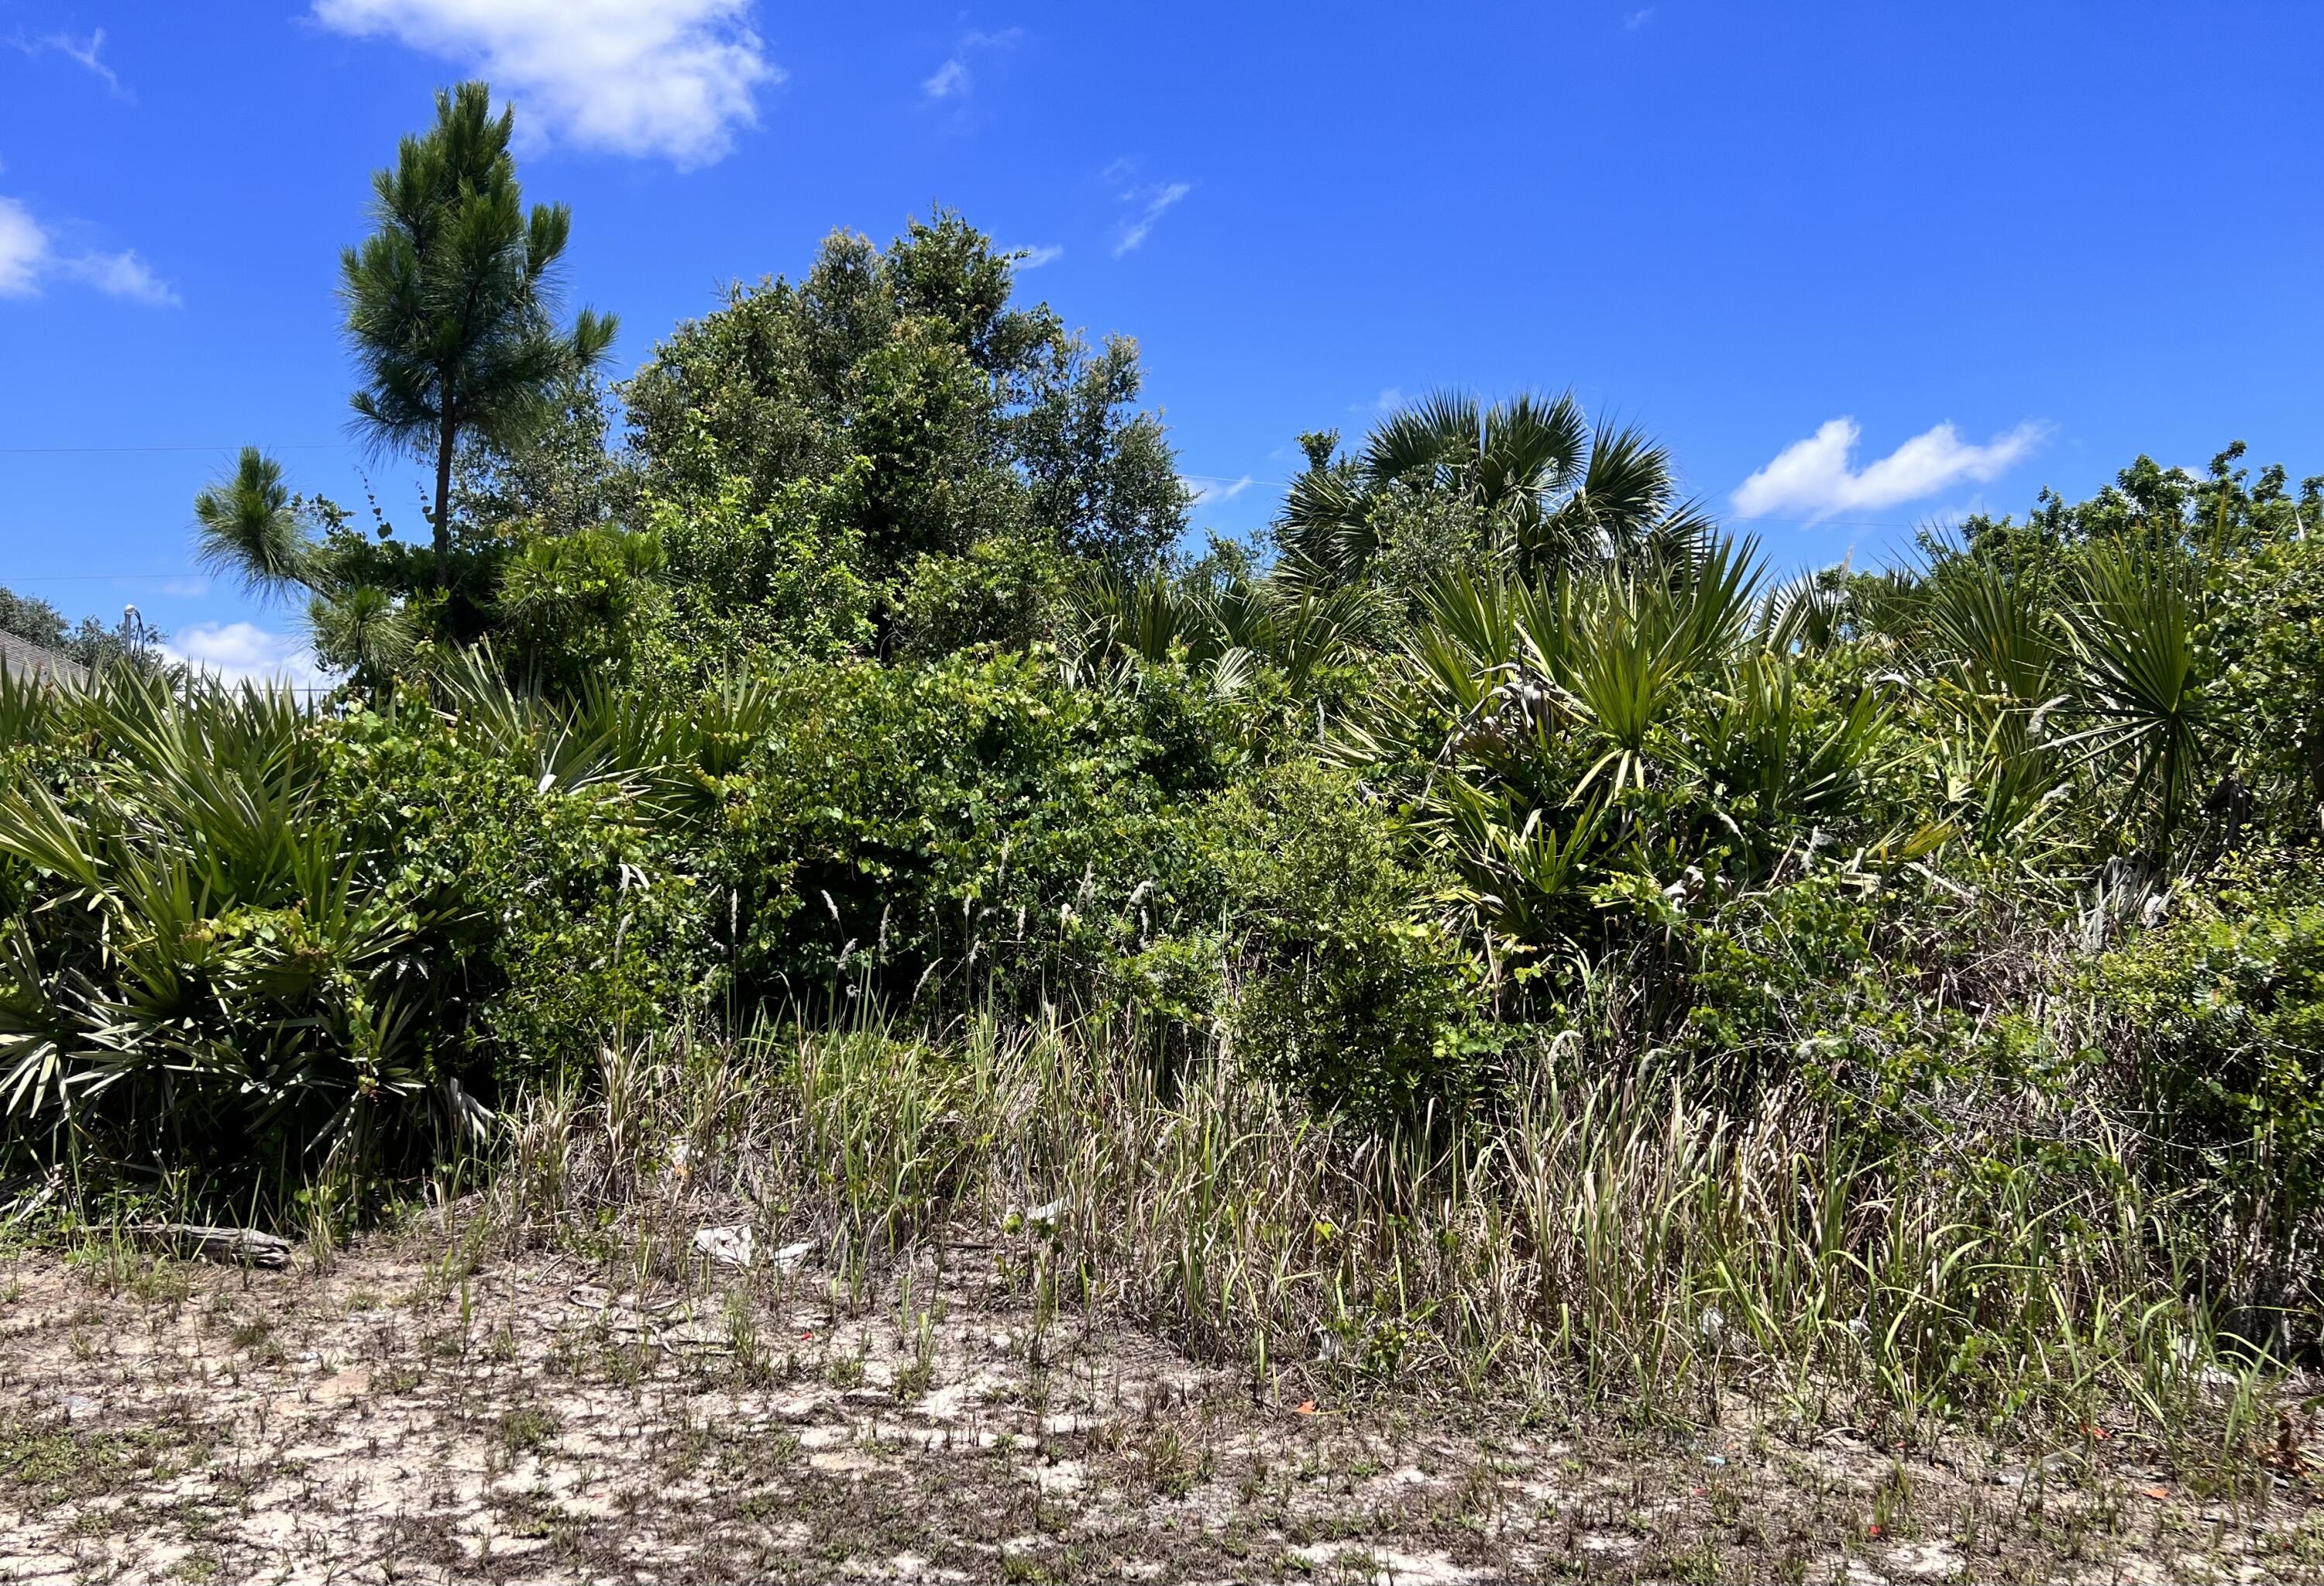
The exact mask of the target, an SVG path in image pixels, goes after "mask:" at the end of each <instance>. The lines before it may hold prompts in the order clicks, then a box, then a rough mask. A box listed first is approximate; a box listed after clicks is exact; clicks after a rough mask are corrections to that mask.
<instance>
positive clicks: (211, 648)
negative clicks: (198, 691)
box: [161, 622, 333, 688]
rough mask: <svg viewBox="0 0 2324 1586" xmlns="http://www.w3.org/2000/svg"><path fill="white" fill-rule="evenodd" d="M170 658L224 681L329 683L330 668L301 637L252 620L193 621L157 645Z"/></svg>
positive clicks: (293, 684)
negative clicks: (317, 659)
mask: <svg viewBox="0 0 2324 1586" xmlns="http://www.w3.org/2000/svg"><path fill="white" fill-rule="evenodd" d="M161 653H162V654H163V655H165V656H167V657H169V659H171V660H173V661H177V662H179V663H180V664H182V665H184V666H187V667H189V668H191V669H193V670H195V671H198V672H208V673H210V674H212V675H214V676H216V677H217V678H222V679H223V680H225V681H226V682H228V683H267V682H272V683H287V684H289V685H291V687H296V688H317V687H327V686H329V684H330V683H331V682H332V681H333V678H331V676H330V674H329V673H327V672H326V671H324V670H323V669H321V668H320V667H318V666H317V665H316V664H315V652H314V651H313V650H310V649H309V648H308V646H307V644H306V642H305V641H303V640H300V639H297V638H293V637H292V636H291V635H290V634H287V633H275V632H269V631H268V630H266V629H264V628H262V627H260V626H258V625H257V624H256V623H255V622H196V623H195V624H194V625H193V626H192V627H190V628H186V629H182V630H180V632H177V633H176V634H174V635H172V636H171V639H170V640H169V641H168V642H166V643H164V644H163V645H162V646H161Z"/></svg>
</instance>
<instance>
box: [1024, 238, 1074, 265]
mask: <svg viewBox="0 0 2324 1586" xmlns="http://www.w3.org/2000/svg"><path fill="white" fill-rule="evenodd" d="M1017 253H1018V260H1017V268H1018V269H1019V270H1038V269H1039V268H1040V267H1041V266H1042V265H1044V264H1055V263H1056V262H1057V261H1058V260H1060V259H1062V258H1064V257H1065V247H1064V245H1063V244H1059V243H1043V244H1041V245H1040V246H1039V247H1037V248H1019V249H1018V250H1017Z"/></svg>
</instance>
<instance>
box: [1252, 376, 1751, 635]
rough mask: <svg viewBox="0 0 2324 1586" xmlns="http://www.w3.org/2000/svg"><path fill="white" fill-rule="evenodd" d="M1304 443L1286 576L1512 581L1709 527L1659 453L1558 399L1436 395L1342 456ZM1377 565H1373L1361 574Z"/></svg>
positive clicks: (1414, 582) (1283, 535)
mask: <svg viewBox="0 0 2324 1586" xmlns="http://www.w3.org/2000/svg"><path fill="white" fill-rule="evenodd" d="M1316 440H1317V443H1318V444H1317V445H1316V446H1314V447H1313V448H1311V452H1310V458H1309V461H1310V466H1309V467H1308V469H1307V470H1306V471H1305V473H1303V474H1301V475H1299V476H1298V477H1297V478H1296V479H1295V480H1294V481H1293V482H1292V484H1291V489H1290V492H1289V493H1288V495H1287V496H1286V499H1285V502H1284V510H1283V516H1282V519H1281V521H1280V522H1279V523H1278V524H1277V538H1278V539H1280V540H1281V542H1282V546H1283V549H1284V553H1285V558H1286V571H1287V572H1288V573H1290V574H1291V575H1292V576H1297V577H1303V578H1313V579H1319V580H1322V581H1323V582H1325V583H1329V584H1345V583H1349V582H1352V581H1356V580H1359V579H1361V578H1364V577H1366V576H1368V575H1374V574H1379V575H1386V576H1389V577H1392V578H1394V579H1396V581H1397V583H1398V584H1400V585H1402V586H1404V587H1405V588H1406V589H1414V588H1417V587H1418V586H1420V584H1421V583H1422V582H1424V581H1425V579H1426V578H1428V577H1431V576H1435V575H1437V574H1440V573H1447V572H1470V573H1474V572H1476V571H1479V570H1480V569H1481V568H1483V567H1499V568H1501V569H1502V570H1503V571H1504V572H1506V573H1507V574H1508V576H1513V577H1515V578H1517V580H1519V581H1522V582H1529V581H1532V580H1535V579H1537V578H1542V577H1547V576H1555V575H1556V574H1558V573H1560V572H1563V571H1565V570H1567V569H1570V568H1576V567H1587V566H1589V565H1590V564H1591V563H1593V562H1595V561H1597V560H1598V559H1599V558H1601V557H1604V556H1607V555H1609V554H1628V553H1630V552H1634V551H1649V552H1662V553H1668V552H1670V551H1672V550H1674V549H1676V548H1678V547H1680V546H1681V545H1683V544H1684V543H1685V542H1686V541H1688V540H1690V539H1693V538H1695V537H1697V536H1699V535H1700V534H1701V533H1702V532H1703V531H1704V530H1707V528H1708V527H1709V525H1708V521H1707V520H1705V519H1704V518H1703V517H1702V516H1701V514H1700V513H1699V512H1697V511H1696V510H1695V509H1694V507H1693V506H1692V504H1691V503H1687V502H1684V501H1683V500H1682V499H1681V498H1680V495H1679V491H1678V484H1677V474H1676V470H1675V468H1674V466H1673V464H1672V461H1671V458H1670V455H1669V453H1668V452H1666V451H1665V450H1664V449H1663V448H1662V447H1659V446H1657V445H1656V444H1655V442H1654V441H1652V440H1651V439H1650V438H1647V436H1646V434H1645V433H1644V432H1643V431H1641V430H1638V429H1634V428H1619V427H1616V426H1612V425H1607V424H1600V425H1598V426H1596V427H1594V428H1593V427H1592V426H1591V423H1590V421H1589V419H1588V417H1587V415H1585V414H1584V413H1583V412H1582V405H1581V403H1580V402H1579V401H1576V400H1575V399H1574V397H1573V396H1572V393H1571V392H1568V393H1566V394H1564V395H1563V396H1558V397H1554V398H1543V397H1538V396H1535V395H1531V394H1520V395H1517V396H1515V397H1512V398H1510V399H1508V401H1502V402H1499V403H1495V404H1493V405H1491V406H1489V407H1488V406H1486V405H1484V404H1482V403H1480V402H1479V401H1477V400H1476V399H1475V398H1473V397H1470V396H1465V395H1462V394H1459V393H1454V392H1439V393H1437V394H1435V395H1433V396H1430V397H1428V398H1427V399H1425V401H1421V402H1419V403H1417V404H1415V405H1414V406H1412V407H1408V408H1406V409H1403V410H1399V411H1397V412H1396V413H1393V414H1390V415H1389V416H1388V418H1386V419H1384V420H1381V421H1380V422H1379V424H1378V425H1377V426H1375V427H1374V428H1373V429H1372V431H1371V433H1370V435H1369V436H1368V437H1367V438H1366V439H1365V443H1364V446H1363V447H1362V449H1361V450H1360V452H1358V453H1357V454H1356V455H1355V456H1351V457H1346V458H1337V459H1335V458H1333V456H1331V455H1330V454H1331V447H1332V443H1333V442H1334V441H1335V440H1336V437H1335V436H1334V437H1317V438H1316ZM1375 562H1378V563H1379V566H1378V567H1375V566H1374V564H1375Z"/></svg>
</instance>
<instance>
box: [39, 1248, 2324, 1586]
mask: <svg viewBox="0 0 2324 1586" xmlns="http://www.w3.org/2000/svg"><path fill="white" fill-rule="evenodd" d="M443 1257H444V1251H443V1249H442V1246H441V1243H440V1241H438V1245H437V1246H436V1248H435V1249H433V1250H432V1251H431V1249H429V1243H428V1241H427V1240H425V1239H424V1238H421V1237H419V1236H413V1235H406V1236H402V1237H401V1238H395V1239H391V1238H386V1237H382V1238H380V1239H377V1240H373V1241H371V1242H370V1243H368V1244H366V1245H364V1246H363V1247H361V1248H358V1249H355V1250H354V1251H352V1252H341V1253H340V1254H339V1255H338V1256H337V1257H336V1258H335V1259H333V1260H331V1261H330V1263H329V1264H328V1266H327V1268H324V1269H318V1268H316V1267H315V1266H314V1265H313V1264H311V1263H310V1262H309V1261H308V1260H307V1259H305V1258H304V1257H303V1255H302V1256H301V1258H300V1259H298V1260H296V1261H294V1262H293V1264H292V1265H291V1268H290V1269H288V1270H286V1271H277V1272H267V1271H241V1270H235V1269H229V1268H217V1267H213V1266H203V1265H199V1264H184V1265H180V1264H176V1263H171V1262H166V1261H161V1260H159V1259H151V1258H148V1259H138V1260H126V1259H120V1258H117V1257H116V1258H115V1259H110V1260H92V1259H88V1258H86V1257H84V1258H82V1259H78V1260H68V1259H66V1258H64V1257H63V1256H61V1255H57V1254H52V1253H45V1252H19V1253H17V1254H15V1255H14V1256H11V1257H8V1258H6V1259H5V1271H0V1302H4V1303H0V1580H5V1581H160V1580H167V1579H178V1580H186V1581H207V1580H230V1581H258V1580H300V1581H308V1580H312V1581H403V1580H447V1579H457V1580H479V1581H632V1580H637V1581H648V1580H650V1581H661V1580H709V1579H717V1580H793V1579H795V1580H818V1581H820V1580H832V1579H836V1578H843V1577H858V1578H867V1579H901V1580H971V1581H1080V1580H1101V1579H1104V1580H1111V1579H1121V1578H1128V1579H1132V1580H1154V1581H1179V1580H1194V1581H1227V1580H1270V1581H1271V1580H1301V1581H1305V1580H1314V1581H1391V1580H1392V1581H1415V1582H1417V1581H1476V1580H1505V1579H1567V1578H1587V1579H1604V1580H1658V1581H1659V1580H1669V1581H1726V1580H1755V1581H1756V1580H1775V1581H1834V1582H1849V1583H1855V1582H1872V1581H1956V1580H1960V1581H1966V1580H2043V1581H2048V1580H2060V1581H2138V1580H2153V1581H2164V1580H2191V1579H2221V1580H2284V1581H2311V1580H2324V1516H2319V1513H2318V1512H2317V1511H2316V1510H2315V1509H2313V1508H2311V1502H2312V1498H2313V1495H2312V1493H2311V1492H2310V1489H2309V1487H2308V1485H2307V1483H2306V1482H2305V1480H2303V1479H2301V1478H2300V1477H2299V1476H2297V1475H2296V1474H2295V1475H2294V1476H2292V1477H2289V1478H2283V1477H2279V1478H2276V1479H2274V1480H2272V1481H2264V1482H2262V1483H2261V1484H2260V1488H2261V1489H2260V1490H2259V1492H2258V1493H2257V1496H2256V1497H2254V1496H2253V1495H2252V1494H2251V1493H2250V1492H2248V1491H2247V1492H2246V1494H2245V1495H2244V1496H2243V1497H2241V1498H2238V1499H2232V1500H2231V1499H2229V1498H2220V1497H2207V1496H2206V1495H2205V1493H2204V1492H2203V1491H2202V1490H2201V1489H2200V1484H2199V1482H2198V1481H2195V1480H2192V1479H2190V1478H2183V1477H2182V1476H2181V1475H2180V1474H2178V1473H2175V1472H2173V1471H2170V1470H2168V1469H2164V1468H2162V1467H2161V1466H2160V1465H2158V1464H2157V1463H2155V1462H2154V1458H2155V1456H2154V1454H2153V1451H2152V1450H2151V1449H2145V1448H2143V1447H2142V1446H2141V1445H2140V1444H2139V1443H2138V1442H2137V1440H2136V1439H2135V1437H2134V1436H2132V1435H2131V1434H2127V1433H2121V1434H2115V1435H2113V1436H2110V1437H2107V1438H2105V1439H2104V1440H2102V1441H2101V1440H2098V1439H2096V1438H2094V1439H2093V1440H2092V1441H2091V1443H2089V1448H2088V1449H2087V1451H2081V1452H2073V1453H2070V1454H2065V1455H2053V1456H2052V1457H2050V1458H2049V1459H2047V1460H2045V1461H2041V1462H2033V1463H2032V1464H2030V1465H2029V1464H2027V1463H2026V1462H2024V1458H2023V1456H2020V1458H2019V1460H2018V1461H2017V1462H2015V1463H2013V1462H2012V1461H2011V1460H2010V1459H2008V1458H2007V1457H2006V1456H2003V1455H2000V1454H1997V1453H1994V1452H1987V1451H1978V1450H1975V1449H1969V1448H1964V1447H1960V1446H1956V1445H1954V1444H1953V1443H1950V1442H1947V1443H1944V1444H1942V1445H1941V1446H1939V1447H1937V1448H1933V1449H1929V1448H1914V1449H1904V1450H1899V1449H1896V1448H1893V1447H1892V1448H1887V1449H1883V1448H1880V1447H1877V1446H1874V1445H1873V1444H1872V1443H1870V1442H1869V1441H1868V1440H1867V1436H1866V1435H1865V1434H1861V1433H1858V1432H1856V1431H1853V1430H1850V1429H1848V1428H1844V1427H1821V1428H1818V1427H1812V1426H1808V1425H1799V1424H1797V1423H1792V1422H1784V1421H1778V1420H1776V1419H1774V1418H1772V1417H1766V1416H1760V1415H1755V1413H1754V1412H1753V1410H1752V1409H1751V1407H1750V1406H1748V1405H1744V1404H1741V1403H1730V1404H1729V1405H1728V1406H1725V1407H1724V1409H1723V1411H1722V1414H1721V1415H1720V1422H1721V1425H1720V1427H1719V1428H1718V1429H1717V1430H1715V1431H1712V1432H1709V1433H1692V1434H1673V1433H1652V1434H1648V1433H1638V1432H1629V1433H1624V1432H1621V1431H1618V1430H1616V1429H1612V1428H1593V1427H1591V1426H1581V1427H1572V1426H1560V1425H1554V1424H1549V1423H1546V1422H1538V1421H1529V1420H1528V1419H1526V1418H1525V1417H1523V1416H1518V1415H1514V1414H1508V1415H1505V1414H1503V1413H1502V1412H1499V1411H1495V1410H1491V1409H1489V1408H1486V1407H1482V1406H1478V1405H1476V1404H1474V1403H1473V1402H1468V1401H1456V1400H1448V1399H1446V1398H1444V1397H1442V1396H1439V1397H1428V1396H1424V1395H1420V1394H1417V1393H1409V1392H1399V1391H1397V1390H1396V1389H1395V1388H1388V1389H1384V1390H1380V1391H1376V1392H1372V1393H1369V1394H1368V1395H1367V1396H1365V1397H1362V1398H1360V1399H1355V1400H1350V1399H1347V1398H1344V1397H1342V1398H1337V1399H1335V1398H1334V1397H1332V1396H1331V1395H1330V1393H1329V1392H1328V1391H1326V1390H1324V1389H1323V1388H1317V1390H1316V1397H1315V1398H1314V1399H1312V1400H1303V1401H1301V1402H1298V1403H1296V1404H1295V1403H1286V1402H1282V1401H1281V1400H1280V1399H1279V1398H1277V1397H1274V1396H1273V1395H1272V1394H1270V1393H1267V1392H1259V1393H1255V1392H1254V1390H1253V1387H1252V1383H1251V1380H1250V1378H1249V1377H1247V1376H1242V1375H1227V1374H1223V1373H1220V1372H1216V1371H1212V1370H1207V1369H1202V1368H1200V1367H1198V1366H1196V1365H1194V1363H1191V1362H1190V1361H1189V1360H1186V1359H1185V1358H1184V1357H1183V1356H1181V1355H1180V1354H1178V1353H1177V1352H1176V1351H1173V1350H1171V1349H1170V1348H1168V1347H1167V1345H1165V1344H1164V1343H1162V1342H1157V1340H1154V1339H1152V1338H1150V1337H1144V1336H1139V1335H1138V1334H1136V1333H1135V1332H1130V1331H1126V1330H1124V1329H1121V1328H1120V1327H1116V1326H1112V1325H1109V1324H1106V1323H1102V1322H1094V1321H1091V1320H1089V1319H1087V1318H1083V1317H1080V1316H1077V1315H1072V1314H1068V1315H1065V1316H1063V1317H1059V1318H1056V1319H1053V1320H1050V1321H1048V1322H1047V1323H1043V1322H1042V1321H1041V1320H1040V1319H1039V1318H1037V1317H1036V1316H1034V1315H1032V1314H1029V1313H1028V1312H1027V1311H1026V1310H1025V1309H1024V1308H1022V1306H1021V1305H1011V1304H1009V1303H1004V1302H1003V1301H1002V1300H1001V1298H999V1297H997V1296H998V1293H999V1291H998V1289H997V1288H996V1287H994V1286H986V1285H981V1284H980V1282H979V1281H978V1279H977V1278H976V1277H975V1276H974V1272H973V1263H974V1260H975V1256H974V1252H973V1250H971V1251H969V1252H966V1253H964V1254H961V1255H958V1256H956V1257H955V1261H956V1262H957V1263H959V1264H960V1265H963V1266H966V1267H968V1268H971V1273H970V1276H968V1277H961V1276H959V1275H958V1274H957V1273H956V1272H955V1273H951V1274H946V1275H945V1277H943V1280H942V1281H941V1282H939V1281H938V1274H937V1272H936V1268H935V1267H934V1266H933V1265H932V1264H931V1265H928V1266H927V1267H926V1268H925V1269H923V1270H920V1271H918V1272H917V1273H903V1274H891V1275H890V1277H889V1281H888V1283H887V1284H886V1286H884V1287H883V1290H882V1293H881V1298H880V1300H879V1302H878V1303H877V1304H876V1305H873V1304H868V1303H867V1304H863V1305H852V1304H850V1303H849V1302H848V1300H847V1297H846V1296H845V1294H844V1292H835V1289H840V1288H842V1287H843V1286H839V1285H835V1282H834V1280H833V1279H832V1277H831V1276H830V1275H829V1274H828V1273H825V1272H824V1271H822V1270H820V1269H818V1268H817V1267H816V1264H815V1262H814V1260H813V1258H812V1257H811V1256H810V1257H808V1258H807V1259H804V1260H802V1261H800V1262H799V1263H798V1265H797V1267H796V1268H795V1269H793V1270H790V1271H788V1272H779V1271H778V1270H776V1268H775V1267H774V1265H773V1264H772V1263H770V1262H769V1261H767V1260H765V1259H761V1260H760V1261H759V1262H758V1263H757V1264H756V1265H755V1266H754V1268H753V1269H752V1270H751V1271H749V1272H747V1273H742V1274H737V1273H735V1272H733V1271H732V1270H729V1269H727V1268H718V1267H715V1266H713V1265H712V1264H710V1263H707V1262H704V1263H701V1264H700V1277H699V1279H698V1281H697V1282H696V1284H695V1285H694V1286H693V1287H692V1290H691V1292H680V1291H679V1290H678V1289H677V1288H666V1289H652V1288H650V1289H649V1291H648V1292H647V1293H646V1294H644V1295H643V1296H640V1295H638V1294H636V1293H634V1292H622V1285H621V1284H620V1282H619V1280H618V1279H614V1280H613V1281H608V1279H607V1276H606V1274H605V1273H604V1271H602V1270H597V1269H594V1268H593V1269H584V1268H582V1267H581V1266H580V1265H579V1264H578V1263H577V1262H576V1260H575V1259H572V1258H569V1257H558V1256H552V1255H549V1254H547V1253H536V1254H528V1255H522V1256H519V1257H515V1258H512V1259H508V1258H490V1259H482V1260H481V1261H480V1262H478V1263H477V1264H476V1265H475V1267H474V1269H473V1270H470V1271H467V1272H466V1273H465V1274H463V1273H461V1271H460V1268H463V1267H466V1266H467V1265H468V1264H469V1262H468V1260H466V1259H463V1260H462V1261H460V1262H457V1263H447V1262H446V1261H445V1260H444V1259H443ZM915 1287H917V1288H918V1296H917V1297H916V1296H915V1295H914V1293H913V1290H914V1289H915ZM1290 1380H1291V1381H1292V1382H1293V1383H1295V1384H1296V1383H1297V1382H1299V1381H1300V1380H1301V1379H1297V1378H1293V1379H1290ZM1278 1386H1279V1384H1278Z"/></svg>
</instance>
